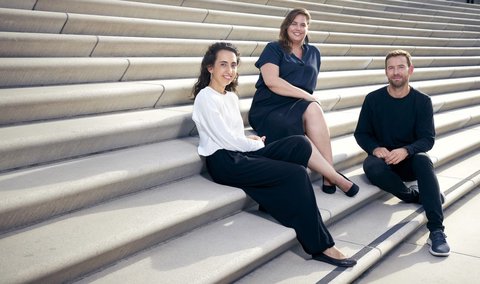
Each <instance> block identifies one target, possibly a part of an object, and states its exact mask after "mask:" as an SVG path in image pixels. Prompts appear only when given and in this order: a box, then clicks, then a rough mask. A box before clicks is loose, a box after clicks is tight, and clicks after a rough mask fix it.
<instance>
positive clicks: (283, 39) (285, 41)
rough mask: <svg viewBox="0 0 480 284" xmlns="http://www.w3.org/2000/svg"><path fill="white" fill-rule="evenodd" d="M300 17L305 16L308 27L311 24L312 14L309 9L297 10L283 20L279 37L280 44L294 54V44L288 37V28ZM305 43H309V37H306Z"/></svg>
mask: <svg viewBox="0 0 480 284" xmlns="http://www.w3.org/2000/svg"><path fill="white" fill-rule="evenodd" d="M298 15H304V16H305V17H306V18H307V25H309V24H310V19H311V18H312V17H311V16H310V13H309V12H308V11H307V9H304V8H295V9H293V10H292V11H290V12H289V13H288V15H287V16H286V17H285V19H283V22H282V24H281V25H280V34H279V36H278V42H279V43H280V46H281V47H282V48H283V49H284V50H285V51H287V52H292V42H291V41H290V38H289V37H288V31H287V30H288V27H289V26H290V25H291V24H292V22H293V20H295V17H296V16H298ZM305 43H308V35H306V36H305Z"/></svg>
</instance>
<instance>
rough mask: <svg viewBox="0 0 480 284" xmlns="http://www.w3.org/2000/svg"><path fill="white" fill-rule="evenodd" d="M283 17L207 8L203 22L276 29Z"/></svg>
mask: <svg viewBox="0 0 480 284" xmlns="http://www.w3.org/2000/svg"><path fill="white" fill-rule="evenodd" d="M282 21H283V17H279V16H270V15H258V14H247V13H237V12H228V11H219V10H209V11H208V16H207V17H206V18H205V21H204V22H205V23H213V24H225V25H241V26H253V27H270V28H276V29H278V28H279V27H280V25H281V24H282Z"/></svg>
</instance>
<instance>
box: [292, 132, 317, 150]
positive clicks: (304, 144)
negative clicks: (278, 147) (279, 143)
mask: <svg viewBox="0 0 480 284" xmlns="http://www.w3.org/2000/svg"><path fill="white" fill-rule="evenodd" d="M288 140H289V141H288V144H289V145H291V146H292V147H299V148H302V149H307V150H308V151H312V144H311V143H310V140H308V138H307V137H305V135H292V136H289V138H288Z"/></svg>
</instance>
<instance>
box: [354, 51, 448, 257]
mask: <svg viewBox="0 0 480 284" xmlns="http://www.w3.org/2000/svg"><path fill="white" fill-rule="evenodd" d="M413 69H414V68H413V64H412V59H411V56H410V54H409V53H408V52H407V51H404V50H394V51H391V52H389V53H388V54H387V56H386V58H385V74H386V76H387V78H388V86H385V87H382V88H380V89H378V90H376V91H373V92H371V93H370V94H368V95H367V96H366V98H365V101H364V102H363V106H362V109H361V111H360V117H359V119H358V124H357V128H356V130H355V133H354V135H355V139H356V140H357V143H358V145H360V147H362V149H363V150H365V152H367V154H368V157H367V158H366V159H365V161H364V162H363V169H364V171H365V174H366V176H367V177H368V179H369V180H370V181H371V182H372V184H374V185H376V186H378V187H379V188H381V189H382V190H385V191H387V192H390V193H392V194H393V195H395V196H396V197H398V198H400V199H401V200H403V201H405V202H408V203H419V204H422V205H423V208H424V209H425V213H426V216H427V219H428V222H427V228H428V229H429V231H430V235H429V244H431V247H430V253H431V254H433V255H435V256H448V255H449V253H450V247H449V246H448V243H447V241H446V240H445V238H446V236H445V234H444V232H443V231H444V229H445V227H444V226H443V209H442V203H443V202H444V197H443V195H442V194H441V193H440V187H439V185H438V181H437V177H436V175H435V172H434V169H433V164H432V161H431V160H430V158H429V157H428V156H427V154H426V152H427V151H429V150H430V149H432V147H433V144H434V142H435V127H434V121H433V108H432V101H431V99H430V97H428V96H427V95H425V94H423V93H422V92H420V91H418V90H416V89H414V88H413V87H411V86H410V85H409V78H410V76H411V75H412V73H413ZM413 180H417V181H418V187H415V186H412V187H410V188H408V187H407V186H406V185H405V184H404V182H403V181H413Z"/></svg>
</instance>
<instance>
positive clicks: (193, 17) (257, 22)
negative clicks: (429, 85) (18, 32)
mask: <svg viewBox="0 0 480 284" xmlns="http://www.w3.org/2000/svg"><path fill="white" fill-rule="evenodd" d="M35 10H39V11H51V12H65V13H76V14H89V15H103V16H116V17H129V18H142V19H157V20H172V21H188V22H201V23H212V24H233V25H247V26H254V27H271V28H278V27H279V26H280V24H281V22H282V20H283V17H282V16H265V15H258V14H247V13H239V12H226V11H220V10H211V9H199V8H186V7H183V6H170V5H160V4H151V3H140V2H129V1H113V0H109V1H105V0H103V1H99V0H96V1H93V0H83V1H82V0H80V1H75V2H70V1H61V0H39V1H38V2H37V3H36V5H35ZM310 29H312V30H321V31H329V32H357V33H367V34H398V35H405V36H407V35H408V36H430V37H442V38H447V37H460V38H478V36H479V35H480V33H479V32H470V31H462V30H460V31H452V30H450V31H448V30H436V31H433V30H431V29H430V30H428V29H419V28H396V27H388V26H383V27H382V26H380V27H379V26H378V25H363V24H359V23H338V22H335V21H332V19H330V20H329V21H317V20H312V21H311V22H310Z"/></svg>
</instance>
